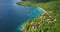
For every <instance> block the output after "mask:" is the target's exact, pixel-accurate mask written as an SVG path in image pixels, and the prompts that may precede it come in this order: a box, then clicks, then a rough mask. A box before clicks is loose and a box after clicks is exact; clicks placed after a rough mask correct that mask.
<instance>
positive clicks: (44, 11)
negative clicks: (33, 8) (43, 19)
mask: <svg viewBox="0 0 60 32" xmlns="http://www.w3.org/2000/svg"><path fill="white" fill-rule="evenodd" d="M40 9H41V10H42V11H43V13H42V14H41V16H42V15H43V14H44V13H47V12H46V11H45V10H44V9H43V8H39V11H40ZM38 16H40V15H38ZM38 16H37V17H38ZM37 17H35V18H37ZM35 18H33V19H35ZM29 20H32V19H29ZM29 20H27V21H26V22H24V23H23V24H22V25H21V26H20V30H21V31H23V29H22V27H24V25H25V24H26V23H27V22H28V21H29Z"/></svg>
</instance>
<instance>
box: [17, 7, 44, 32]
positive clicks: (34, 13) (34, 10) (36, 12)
mask: <svg viewBox="0 0 60 32" xmlns="http://www.w3.org/2000/svg"><path fill="white" fill-rule="evenodd" d="M26 11H28V14H27V16H29V17H30V18H29V19H33V18H36V17H38V16H40V15H42V14H43V13H44V12H43V11H42V10H41V9H40V8H38V7H26ZM25 19H26V18H25ZM29 19H27V20H26V21H24V22H23V23H22V24H19V25H18V26H17V31H18V32H22V31H21V29H22V28H21V27H22V26H23V25H24V24H25V23H26V22H27V21H28V20H29Z"/></svg>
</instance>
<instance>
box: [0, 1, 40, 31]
mask: <svg viewBox="0 0 60 32" xmlns="http://www.w3.org/2000/svg"><path fill="white" fill-rule="evenodd" d="M20 1H21V0H0V32H17V30H16V29H17V27H18V26H21V25H22V24H23V23H24V22H26V21H27V20H28V19H31V18H35V17H37V16H38V15H40V14H41V12H39V10H38V9H37V8H34V7H33V8H32V7H24V6H18V5H17V4H16V2H20Z"/></svg>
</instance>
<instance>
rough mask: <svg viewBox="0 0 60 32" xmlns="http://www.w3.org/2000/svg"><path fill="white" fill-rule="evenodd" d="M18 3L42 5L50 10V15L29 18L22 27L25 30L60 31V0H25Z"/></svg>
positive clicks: (27, 31) (31, 31) (33, 31)
mask: <svg viewBox="0 0 60 32" xmlns="http://www.w3.org/2000/svg"><path fill="white" fill-rule="evenodd" d="M17 4H18V5H22V6H25V7H26V6H28V7H29V6H33V7H40V8H43V9H45V10H46V11H48V12H49V13H48V14H49V15H48V14H43V15H41V16H42V18H40V17H41V16H38V17H37V18H34V19H31V20H28V21H27V22H26V24H25V25H24V26H23V27H25V28H24V29H23V28H22V29H23V31H24V32H60V15H59V14H60V0H23V2H17ZM43 17H45V18H43ZM47 19H50V20H47ZM31 23H32V24H31Z"/></svg>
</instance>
